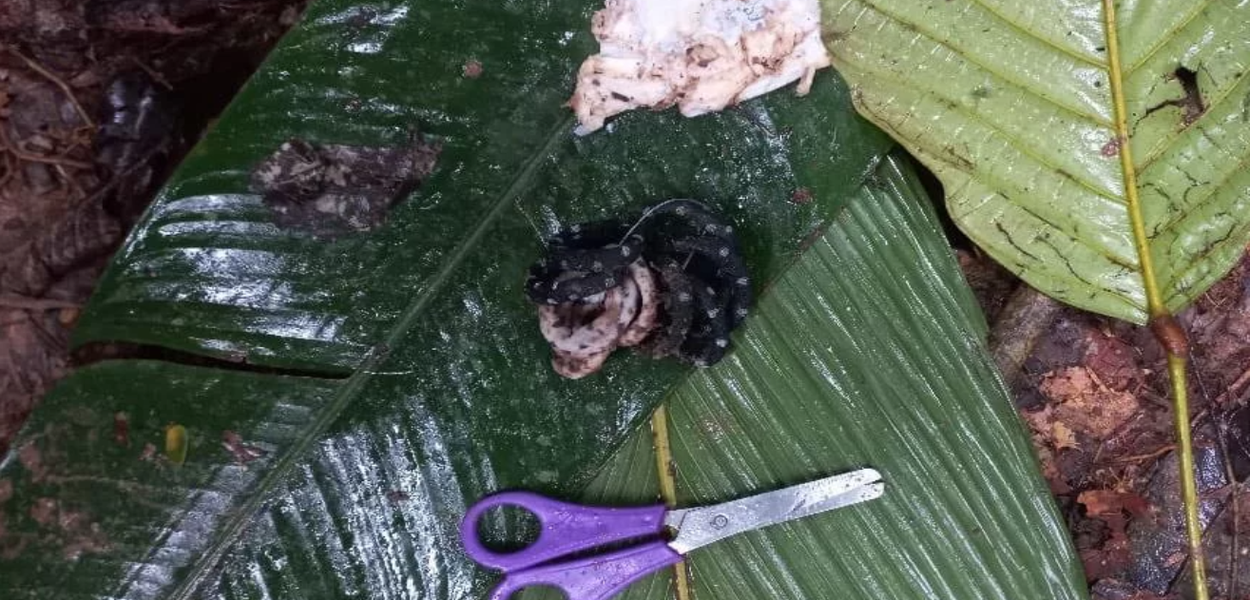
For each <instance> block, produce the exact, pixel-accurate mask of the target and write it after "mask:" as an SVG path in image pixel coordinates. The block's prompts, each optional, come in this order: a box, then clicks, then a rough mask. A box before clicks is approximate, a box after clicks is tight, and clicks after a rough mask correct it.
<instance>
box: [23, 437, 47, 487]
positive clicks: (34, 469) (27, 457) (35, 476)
mask: <svg viewBox="0 0 1250 600" xmlns="http://www.w3.org/2000/svg"><path fill="white" fill-rule="evenodd" d="M17 460H18V462H20V463H22V466H23V467H26V470H27V471H30V478H31V480H32V481H36V482H38V481H43V478H44V477H45V476H46V475H47V474H48V470H47V468H46V467H45V466H44V464H43V453H42V452H40V451H39V447H38V446H36V445H34V444H27V445H26V446H23V447H22V449H21V450H19V451H18V453H17Z"/></svg>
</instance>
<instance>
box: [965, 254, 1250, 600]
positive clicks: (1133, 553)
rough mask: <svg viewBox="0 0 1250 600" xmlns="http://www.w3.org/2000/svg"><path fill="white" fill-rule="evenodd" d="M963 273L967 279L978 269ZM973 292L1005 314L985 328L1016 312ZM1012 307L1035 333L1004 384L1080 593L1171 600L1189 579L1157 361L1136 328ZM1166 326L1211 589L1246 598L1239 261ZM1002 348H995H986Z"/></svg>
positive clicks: (1249, 286) (1245, 403)
mask: <svg viewBox="0 0 1250 600" xmlns="http://www.w3.org/2000/svg"><path fill="white" fill-rule="evenodd" d="M961 262H964V263H971V262H974V261H972V260H971V259H970V260H968V261H961ZM964 268H965V272H966V273H969V274H970V275H969V276H970V277H972V276H976V277H981V276H982V275H983V273H984V272H985V267H978V266H976V265H970V264H964ZM1004 278H1005V279H1008V280H1013V281H1014V278H1012V277H1010V276H1004ZM979 287H980V288H982V289H986V290H994V293H992V294H989V297H986V296H983V295H978V299H979V300H980V301H981V302H982V303H983V304H987V303H988V304H990V305H993V306H1004V305H1005V306H1006V307H1007V308H1005V309H1003V314H1001V315H999V317H998V318H997V319H996V320H995V322H994V323H991V325H992V326H996V323H1004V324H1005V323H1007V322H1008V321H1012V320H1013V319H1015V318H1016V317H1017V315H1012V314H1008V313H1011V312H1012V311H1013V310H1016V309H1013V308H1012V306H1013V303H1012V302H1011V300H1003V299H1002V298H1001V297H995V296H996V295H997V296H1001V295H1009V294H1013V292H1010V291H1007V292H1004V291H1002V290H1003V286H1002V285H1001V284H999V285H994V284H987V283H985V282H981V283H980V284H979ZM1008 289H1010V288H1008ZM1022 289H1023V288H1020V287H1017V288H1016V291H1015V292H1014V294H1022V293H1023V292H1022ZM1020 306H1022V307H1025V308H1023V309H1020V310H1027V311H1032V312H1036V313H1038V314H1039V315H1043V317H1042V318H1044V319H1045V321H1044V323H1043V325H1044V326H1043V327H1041V328H1040V329H1039V331H1040V335H1038V336H1037V337H1036V339H1031V340H1028V341H1029V344H1028V345H1029V348H1030V350H1029V352H1028V353H1027V357H1025V358H1024V359H1023V361H1022V362H1020V363H1018V364H1017V367H1016V368H1017V369H1018V372H1014V373H1013V372H1006V373H1004V376H1005V378H1006V379H1007V380H1008V381H1013V382H1014V383H1013V384H1012V385H1011V392H1012V395H1013V397H1014V398H1015V399H1016V402H1017V406H1018V407H1019V408H1020V412H1021V416H1022V418H1023V420H1024V421H1025V423H1026V424H1027V425H1028V428H1029V430H1030V432H1031V434H1032V439H1033V443H1034V447H1035V449H1036V450H1037V453H1038V456H1039V458H1040V459H1041V466H1042V471H1043V474H1044V476H1045V477H1046V479H1047V481H1048V482H1049V484H1050V487H1051V490H1052V492H1053V493H1054V494H1055V497H1056V500H1057V502H1058V503H1059V506H1060V508H1061V510H1062V511H1063V512H1064V514H1065V515H1066V516H1067V519H1068V522H1069V524H1070V527H1071V532H1072V537H1073V541H1074V543H1075V545H1076V548H1077V551H1078V553H1079V555H1080V557H1081V559H1082V562H1083V563H1084V567H1085V572H1086V577H1087V579H1088V580H1089V582H1090V585H1091V592H1092V597H1093V598H1095V599H1098V600H1118V599H1131V598H1165V597H1167V598H1176V597H1179V595H1180V594H1181V593H1182V592H1184V591H1186V590H1188V589H1189V586H1190V584H1189V582H1188V580H1187V579H1186V578H1187V576H1188V575H1187V571H1185V570H1183V567H1184V565H1185V563H1186V560H1185V559H1186V558H1187V551H1186V547H1187V546H1186V541H1185V537H1184V531H1183V515H1182V512H1181V511H1182V509H1181V506H1180V505H1179V501H1178V499H1179V497H1180V494H1179V481H1178V478H1177V476H1176V473H1177V466H1176V461H1177V458H1176V454H1175V452H1174V450H1175V447H1174V440H1173V438H1172V413H1171V405H1170V403H1169V402H1168V400H1167V398H1168V395H1167V393H1168V390H1167V385H1168V382H1167V379H1166V372H1165V370H1166V366H1165V360H1166V358H1165V356H1164V355H1163V353H1162V352H1161V351H1160V350H1159V348H1158V346H1157V344H1154V343H1153V342H1152V334H1151V332H1150V331H1149V329H1148V328H1145V327H1137V326H1133V325H1129V324H1127V323H1124V322H1121V321H1115V320H1112V319H1108V318H1105V317H1099V316H1095V315H1091V314H1089V313H1085V312H1082V311H1079V310H1076V309H1072V308H1069V307H1059V308H1058V310H1057V311H1054V312H1049V313H1048V312H1047V311H1046V310H1043V309H1041V308H1039V307H1037V306H1036V305H1031V304H1020ZM1051 314H1053V315H1056V316H1054V317H1053V318H1050V317H1048V316H1045V315H1051ZM1178 318H1179V320H1180V321H1181V323H1182V324H1183V325H1184V326H1185V328H1186V330H1187V331H1188V332H1189V341H1190V347H1191V355H1192V357H1193V364H1194V368H1195V373H1196V376H1195V377H1194V378H1193V381H1192V382H1191V390H1190V394H1191V396H1192V398H1193V399H1194V401H1193V404H1194V407H1193V408H1194V415H1193V416H1194V421H1195V446H1196V448H1195V451H1196V452H1197V460H1198V474H1197V475H1198V484H1199V496H1200V503H1201V506H1202V511H1201V515H1202V520H1203V522H1204V524H1206V533H1205V535H1204V539H1205V543H1206V546H1207V556H1208V561H1209V579H1210V584H1211V586H1212V592H1213V593H1215V594H1217V595H1218V596H1219V597H1245V596H1246V595H1247V594H1250V563H1248V562H1247V557H1250V552H1248V551H1247V548H1250V540H1248V539H1246V533H1247V532H1250V527H1241V526H1240V525H1238V524H1239V523H1240V524H1250V516H1248V515H1246V513H1247V512H1250V510H1247V509H1250V495H1248V494H1247V492H1246V489H1245V487H1244V486H1243V485H1241V484H1240V483H1239V482H1242V481H1244V479H1245V478H1246V477H1247V476H1250V408H1248V407H1250V258H1247V257H1243V258H1242V261H1241V263H1240V264H1239V265H1238V267H1237V268H1235V269H1234V270H1233V271H1232V272H1231V273H1230V274H1229V275H1228V276H1227V277H1225V278H1224V279H1223V280H1222V281H1221V282H1220V283H1218V284H1217V285H1216V286H1214V287H1213V288H1212V289H1211V290H1210V291H1208V292H1207V293H1206V294H1205V295H1203V296H1202V297H1201V298H1199V300H1198V301H1197V302H1196V303H1195V304H1194V305H1193V306H1192V307H1191V308H1189V309H1187V310H1185V311H1183V312H1182V313H1180V315H1178ZM1001 338H1002V336H1001V335H1000V336H997V338H996V336H995V335H994V334H993V333H992V334H991V339H1001ZM1013 342H1018V340H1013ZM1006 346H1007V344H1006V343H1004V342H1001V341H1000V342H999V345H998V346H996V347H995V348H994V350H996V351H997V350H998V348H999V347H1003V348H1005V347H1006ZM1000 364H1003V363H1001V362H1000ZM1230 474H1231V475H1233V476H1232V477H1230V476H1229V475H1230ZM1235 507H1241V508H1240V509H1237V508H1235ZM1234 513H1237V514H1234ZM1238 562H1240V563H1241V564H1240V568H1237V567H1235V566H1234V565H1235V564H1237V563H1238ZM1234 595H1235V596H1234Z"/></svg>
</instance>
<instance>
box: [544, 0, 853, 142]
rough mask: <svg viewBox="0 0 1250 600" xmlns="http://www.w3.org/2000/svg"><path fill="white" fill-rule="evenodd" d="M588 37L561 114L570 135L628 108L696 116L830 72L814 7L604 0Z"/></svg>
mask: <svg viewBox="0 0 1250 600" xmlns="http://www.w3.org/2000/svg"><path fill="white" fill-rule="evenodd" d="M591 29H592V31H593V32H594V34H595V38H596V39H597V40H599V53H598V54H595V55H594V56H591V57H590V58H588V59H586V61H585V62H583V63H582V66H581V68H580V69H579V71H578V73H577V89H576V90H575V91H574V92H573V97H572V98H571V99H570V100H569V106H570V107H572V108H573V110H574V111H575V112H576V113H577V120H578V128H577V133H578V134H581V135H584V134H587V133H590V132H592V131H595V130H596V129H599V128H600V127H603V123H604V120H605V119H606V118H608V117H610V116H612V115H615V114H618V113H622V112H625V111H627V110H631V109H634V108H640V107H647V108H653V109H664V108H668V107H670V106H673V105H676V106H677V107H678V108H679V109H680V110H681V114H683V115H685V116H687V117H694V116H698V115H701V114H704V113H708V112H714V111H718V110H721V109H723V108H725V107H726V106H729V105H731V104H736V103H738V102H741V101H743V100H748V99H750V98H754V97H756V96H759V95H762V94H765V93H768V92H770V91H772V90H775V89H777V88H779V87H781V86H783V85H786V84H788V83H790V82H792V81H796V80H798V81H799V85H798V89H797V91H798V93H799V94H800V95H802V94H806V93H807V91H808V90H809V89H810V88H811V84H812V77H813V75H815V73H816V70H817V69H821V68H824V67H827V66H829V54H828V52H827V50H825V47H824V45H823V44H822V43H821V41H820V4H819V3H818V2H817V0H607V3H606V5H605V7H604V8H603V10H600V11H599V12H597V13H595V16H594V19H593V22H592V24H591Z"/></svg>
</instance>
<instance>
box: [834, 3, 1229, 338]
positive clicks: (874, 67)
mask: <svg viewBox="0 0 1250 600" xmlns="http://www.w3.org/2000/svg"><path fill="white" fill-rule="evenodd" d="M823 4H824V9H825V12H824V17H823V18H824V20H825V41H826V43H827V44H828V45H829V48H830V49H831V50H832V52H833V53H834V61H835V66H836V67H837V69H838V70H839V72H840V73H842V75H843V76H845V77H846V78H847V80H848V81H849V82H850V83H851V84H852V86H853V87H854V89H855V92H854V95H855V100H856V106H857V108H858V109H859V110H860V112H861V113H862V114H864V115H865V116H867V117H868V118H869V119H871V120H872V121H874V122H875V123H877V124H878V125H880V126H881V127H882V128H883V129H885V130H886V131H888V132H890V133H891V135H892V136H894V138H895V139H897V140H899V141H900V142H902V143H903V144H904V145H905V146H906V147H907V148H908V149H909V150H910V151H912V153H913V154H915V155H916V156H918V157H919V158H920V159H921V160H922V161H923V162H924V163H925V164H926V165H927V166H929V168H930V169H932V170H933V171H934V172H935V173H936V174H937V175H938V177H939V178H940V179H941V180H942V182H943V184H944V185H945V188H946V194H947V205H948V207H949V208H950V212H951V215H952V217H953V218H954V219H955V221H956V223H958V224H959V226H960V227H961V228H962V229H963V231H965V232H966V233H967V234H968V235H969V237H971V238H973V239H974V240H976V242H977V243H978V244H979V245H981V246H982V247H983V248H985V249H986V250H987V251H988V252H989V253H990V254H991V255H992V256H994V258H996V259H997V260H998V261H999V262H1001V263H1002V264H1004V265H1005V266H1007V267H1008V268H1010V269H1011V270H1013V271H1014V272H1016V273H1017V274H1019V275H1020V276H1021V277H1023V278H1024V279H1025V280H1026V281H1028V282H1029V283H1031V284H1032V285H1034V286H1035V287H1037V288H1038V289H1040V290H1042V291H1044V292H1046V293H1047V294H1049V295H1051V296H1054V297H1056V298H1059V299H1061V300H1064V301H1066V302H1069V303H1071V304H1074V305H1076V306H1079V307H1081V308H1085V309H1088V310H1092V311H1095V312H1099V313H1103V314H1106V315H1111V316H1114V317H1118V318H1122V319H1127V320H1130V321H1135V322H1138V323H1141V322H1144V321H1145V320H1146V315H1147V307H1146V304H1147V302H1146V296H1147V294H1146V291H1145V282H1144V280H1143V275H1142V272H1143V267H1142V261H1141V260H1140V259H1139V257H1138V249H1137V245H1136V244H1135V242H1134V237H1133V229H1132V223H1131V221H1132V219H1131V218H1130V208H1129V203H1128V200H1129V194H1130V193H1136V194H1137V195H1138V197H1139V198H1140V202H1139V204H1140V207H1141V208H1140V212H1141V222H1142V226H1143V233H1144V235H1145V238H1146V240H1145V241H1146V244H1145V246H1146V247H1147V252H1148V253H1149V255H1150V257H1151V259H1152V262H1153V264H1154V272H1155V276H1156V278H1157V279H1158V285H1159V287H1160V292H1161V300H1162V302H1163V303H1164V304H1166V308H1167V309H1168V310H1170V311H1176V310H1177V309H1179V308H1181V307H1183V306H1185V305H1186V304H1188V303H1189V302H1190V301H1192V300H1193V299H1194V298H1196V297H1197V296H1199V295H1201V294H1202V293H1203V292H1204V291H1206V289H1207V288H1208V287H1210V286H1211V285H1212V284H1213V283H1214V282H1215V281H1217V280H1218V279H1219V278H1220V277H1221V276H1222V275H1223V274H1224V273H1225V272H1227V271H1228V269H1229V268H1231V267H1232V265H1233V264H1234V262H1235V261H1236V260H1237V259H1238V258H1239V257H1240V256H1241V254H1242V252H1243V250H1244V247H1245V245H1246V243H1247V241H1250V216H1247V215H1250V211H1248V210H1247V209H1250V170H1247V169H1246V168H1245V164H1246V161H1247V160H1248V159H1250V117H1248V115H1250V112H1248V111H1247V108H1248V107H1250V101H1248V100H1247V98H1250V6H1247V5H1246V4H1245V3H1238V2H1230V1H1221V0H1216V1H1211V2H1187V1H1184V0H1130V1H1125V2H1117V3H1115V6H1116V14H1117V20H1118V25H1117V26H1115V27H1114V29H1112V30H1111V31H1110V32H1109V30H1108V26H1107V19H1106V14H1104V11H1103V7H1102V6H1101V5H1100V4H1099V3H1097V2H1094V3H1081V2H1041V3H1038V2H1011V1H1004V0H984V1H980V2H972V3H968V2H913V1H910V0H868V1H865V0H825V1H824V3H823ZM1112 38H1114V41H1116V42H1118V47H1119V48H1120V52H1119V55H1120V60H1119V62H1118V63H1117V64H1112V61H1111V60H1110V57H1109V52H1108V48H1109V42H1110V41H1112ZM1113 79H1115V81H1113ZM1113 83H1117V84H1122V86H1121V87H1122V89H1123V99H1124V103H1125V112H1124V114H1125V116H1126V122H1127V131H1126V133H1127V139H1124V138H1123V136H1121V135H1119V134H1118V133H1117V128H1116V127H1115V115H1116V110H1115V106H1114V102H1113V94H1112V87H1113V86H1112V84H1113ZM1126 144H1127V145H1128V146H1127V147H1128V148H1130V149H1131V156H1132V159H1133V160H1132V162H1131V164H1129V165H1127V167H1126V165H1123V164H1121V157H1120V153H1121V152H1120V150H1121V148H1122V147H1125V145H1126ZM1127 171H1132V175H1133V176H1135V180H1136V181H1135V185H1132V184H1130V183H1129V182H1130V181H1132V179H1131V178H1130V176H1129V173H1127ZM1130 185H1131V186H1132V188H1133V189H1132V190H1130V189H1129V186H1130Z"/></svg>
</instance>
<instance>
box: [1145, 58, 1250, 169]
mask: <svg viewBox="0 0 1250 600" xmlns="http://www.w3.org/2000/svg"><path fill="white" fill-rule="evenodd" d="M1246 78H1247V75H1246V73H1242V74H1241V75H1239V76H1238V77H1236V78H1235V80H1234V81H1233V83H1232V85H1229V86H1228V88H1227V89H1226V90H1224V93H1222V94H1220V95H1219V96H1217V97H1215V98H1214V100H1213V101H1212V102H1210V103H1208V104H1207V107H1206V110H1204V111H1202V114H1200V115H1198V119H1197V120H1195V121H1194V122H1193V123H1190V124H1189V125H1188V126H1186V127H1180V128H1175V129H1173V130H1172V132H1171V133H1169V134H1168V135H1167V137H1164V138H1162V139H1160V140H1159V142H1158V143H1156V144H1155V145H1154V147H1153V148H1151V149H1150V150H1149V151H1148V152H1147V153H1146V158H1145V159H1144V160H1143V161H1142V162H1141V164H1140V165H1138V166H1137V170H1138V171H1141V172H1142V173H1145V171H1146V169H1148V168H1150V166H1151V165H1152V164H1154V163H1155V161H1157V160H1159V158H1161V157H1162V156H1163V154H1164V153H1165V152H1167V149H1168V147H1169V146H1171V145H1172V144H1173V143H1175V142H1176V140H1177V139H1179V138H1180V137H1181V136H1183V135H1185V134H1186V133H1188V132H1189V131H1190V130H1191V129H1193V128H1195V127H1199V126H1201V125H1202V123H1203V121H1204V120H1208V119H1207V115H1210V114H1211V113H1212V112H1215V108H1216V107H1217V106H1220V105H1222V104H1224V102H1225V101H1226V100H1228V99H1229V98H1232V97H1233V92H1234V91H1236V90H1237V89H1238V88H1239V87H1240V86H1241V84H1242V82H1244V81H1245V80H1246Z"/></svg>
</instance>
